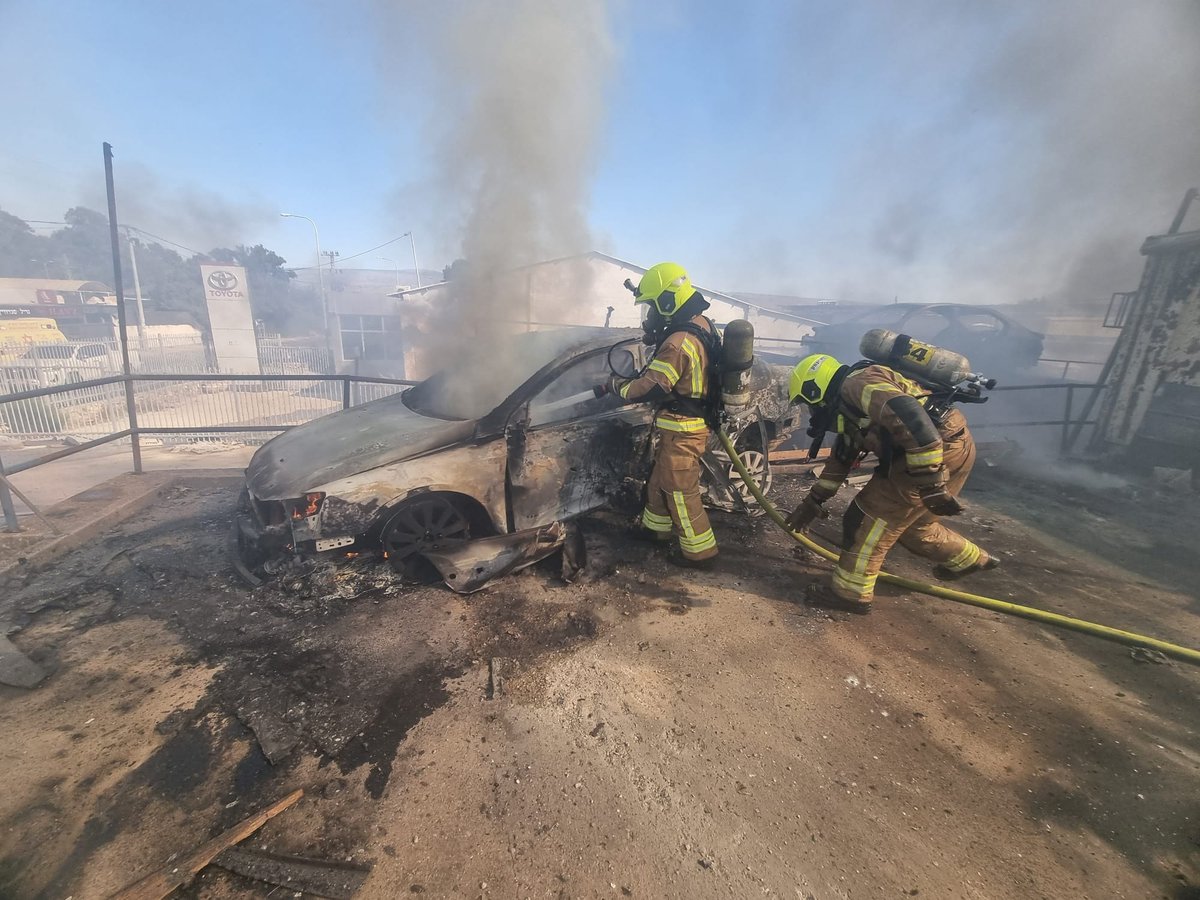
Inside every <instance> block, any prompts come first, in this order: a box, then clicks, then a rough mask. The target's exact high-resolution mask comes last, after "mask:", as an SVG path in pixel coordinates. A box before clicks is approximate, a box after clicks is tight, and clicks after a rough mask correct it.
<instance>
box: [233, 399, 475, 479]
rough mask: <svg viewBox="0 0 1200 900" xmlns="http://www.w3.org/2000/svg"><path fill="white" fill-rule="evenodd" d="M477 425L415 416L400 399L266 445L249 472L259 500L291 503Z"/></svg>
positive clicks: (345, 413)
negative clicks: (337, 481) (291, 500)
mask: <svg viewBox="0 0 1200 900" xmlns="http://www.w3.org/2000/svg"><path fill="white" fill-rule="evenodd" d="M474 428H475V422H474V421H470V420H468V421H447V420H444V419H434V418H430V417H428V416H423V415H421V414H419V413H416V412H413V411H412V410H411V409H409V408H408V407H407V406H405V405H404V403H403V401H402V400H401V395H400V394H395V395H393V396H391V397H384V398H383V399H382V400H374V401H372V402H371V403H365V404H363V405H362V406H356V407H353V408H352V409H346V410H342V411H341V412H336V413H332V414H330V415H328V416H323V417H322V418H320V419H316V420H314V421H312V422H309V423H307V424H305V425H298V426H296V427H295V428H292V429H291V430H289V431H285V432H284V433H283V434H281V435H279V436H278V437H276V438H272V439H271V440H270V441H268V442H267V443H265V444H263V446H262V447H260V448H259V449H258V452H256V453H255V454H254V457H253V459H251V460H250V465H249V466H247V467H246V486H247V487H248V488H249V490H250V493H251V494H252V495H253V496H254V497H256V498H257V499H259V500H287V499H291V498H295V497H299V496H301V495H303V494H304V493H306V492H307V491H311V490H313V489H315V488H317V487H319V486H320V485H323V484H328V483H329V482H331V481H336V480H337V479H339V478H345V477H347V476H349V475H356V474H358V473H360V472H366V471H369V470H370V469H374V468H377V467H378V466H382V465H386V464H387V463H392V462H399V461H400V460H404V459H408V458H410V457H413V456H418V455H420V454H422V453H427V452H428V451H430V450H436V449H438V448H439V447H445V446H448V445H451V444H455V443H458V442H460V441H463V440H466V439H467V438H468V437H470V436H471V434H472V432H473V431H474Z"/></svg>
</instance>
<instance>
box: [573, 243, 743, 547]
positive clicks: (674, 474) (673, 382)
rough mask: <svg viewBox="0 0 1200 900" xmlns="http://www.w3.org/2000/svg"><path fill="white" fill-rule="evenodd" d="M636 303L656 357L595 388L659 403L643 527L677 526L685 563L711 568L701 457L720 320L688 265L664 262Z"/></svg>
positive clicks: (655, 533)
mask: <svg viewBox="0 0 1200 900" xmlns="http://www.w3.org/2000/svg"><path fill="white" fill-rule="evenodd" d="M634 302H635V303H644V304H646V305H647V306H649V307H650V309H649V310H648V311H647V315H646V319H645V322H644V323H643V326H642V327H643V328H644V329H645V331H646V343H648V344H653V345H654V348H655V350H654V358H653V359H652V360H651V361H650V364H649V365H648V366H647V367H646V369H645V371H644V373H643V374H642V375H641V376H639V377H637V378H622V377H620V376H617V375H614V376H613V377H612V378H611V379H610V380H609V382H608V384H607V385H603V386H600V387H598V388H597V389H596V390H597V393H602V392H604V391H612V392H614V393H616V394H618V395H619V396H620V397H621V398H622V399H623V400H625V401H626V402H627V403H654V404H656V405H657V410H656V412H655V417H654V424H655V427H656V430H657V433H658V447H657V449H656V451H655V454H654V469H653V471H652V472H651V474H650V480H649V482H648V483H647V485H646V506H645V508H644V509H643V510H642V516H641V523H640V525H639V526H638V529H637V531H638V534H639V536H641V537H646V538H648V539H651V540H659V541H664V542H665V541H669V540H671V535H672V533H674V535H675V537H676V539H677V540H678V542H679V556H671V557H670V558H671V561H672V562H674V563H677V564H679V565H682V566H689V567H694V568H704V569H707V568H711V567H712V565H713V563H714V560H715V557H716V555H717V538H716V536H715V535H714V534H713V530H712V525H711V524H710V523H709V521H708V513H707V512H705V510H704V507H703V505H701V502H700V457H701V456H702V455H703V454H704V450H705V446H706V445H707V443H708V420H709V419H710V411H711V405H710V401H711V400H712V399H713V396H712V392H713V385H712V383H711V379H710V378H709V364H710V361H712V360H715V359H716V358H717V353H718V349H719V347H720V339H719V338H718V336H717V330H716V326H714V325H713V323H712V321H711V320H709V319H708V317H707V316H705V315H704V314H703V313H704V311H705V310H706V309H708V307H709V303H708V301H707V300H705V299H704V296H703V295H702V294H701V293H700V292H699V291H698V290H696V288H695V287H693V286H692V282H691V279H689V278H688V274H687V272H686V271H684V269H683V267H682V266H680V265H678V264H676V263H669V262H665V263H659V264H658V265H656V266H653V267H652V268H650V269H647V270H646V274H645V275H643V276H642V280H641V281H640V282H639V283H638V286H637V288H636V293H635V300H634Z"/></svg>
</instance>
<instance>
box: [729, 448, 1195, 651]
mask: <svg viewBox="0 0 1200 900" xmlns="http://www.w3.org/2000/svg"><path fill="white" fill-rule="evenodd" d="M717 436H718V437H720V439H721V445H722V446H723V447H724V448H725V452H726V453H727V454H728V455H729V459H730V462H732V463H733V468H734V470H735V471H736V472H737V473H738V476H739V477H740V478H741V479H742V482H743V483H744V484H745V485H746V487H747V488H748V489H749V491H750V493H751V494H753V495H754V499H755V500H757V501H758V503H759V505H760V506H761V507H762V508H763V510H765V511H766V513H767V515H768V516H770V517H771V518H772V519H773V520H774V521H775V523H776V524H777V525H778V526H779V527H780V528H782V529H783V530H784V531H786V532H787V533H788V534H790V535H791V536H792V537H793V538H795V539H796V541H798V542H799V543H800V544H801V545H802V546H804V547H806V548H807V549H809V550H811V551H812V552H813V553H816V554H817V555H818V556H823V557H824V558H825V559H827V560H829V561H830V562H835V561H836V560H837V558H838V554H837V553H834V552H833V551H832V550H829V549H827V548H825V547H822V546H821V545H820V544H818V543H817V542H816V541H813V540H811V539H810V538H808V537H806V536H805V535H803V534H800V533H798V532H795V531H792V530H791V529H790V528H788V527H787V520H786V519H785V518H784V517H783V516H782V515H781V514H780V513H779V510H777V509H776V508H775V507H774V506H773V505H772V504H771V501H769V500H768V499H767V498H766V497H765V496H763V492H762V490H760V489H759V486H758V484H757V483H756V482H755V481H754V478H753V476H752V475H751V474H750V473H749V472H747V471H746V467H745V466H744V465H743V464H742V460H741V457H739V456H738V454H737V452H736V451H735V450H734V449H733V442H732V441H731V440H730V439H729V435H728V434H726V433H725V429H724V428H722V429H720V430H719V431H718V432H717ZM879 577H880V578H881V579H882V580H883V581H884V582H886V583H887V584H894V585H896V586H897V587H902V588H905V589H906V590H910V591H917V592H919V593H922V594H928V595H929V596H931V597H941V598H942V599H944V600H954V601H955V602H957V603H966V604H969V605H971V606H979V607H982V608H983V609H990V610H993V611H994V612H1002V613H1008V614H1009V615H1010V616H1020V617H1021V618H1023V619H1033V620H1034V621H1035V622H1045V623H1046V624H1047V625H1057V626H1058V627H1059V628H1068V629H1070V630H1071V631H1081V632H1083V633H1084V634H1090V635H1094V636H1095V637H1098V638H1104V639H1105V640H1107V641H1116V642H1117V643H1118V644H1127V645H1129V646H1132V647H1149V648H1151V649H1153V650H1158V651H1159V652H1161V653H1163V654H1165V655H1167V656H1172V657H1174V658H1175V659H1182V660H1183V661H1185V662H1190V663H1192V664H1193V665H1200V650H1192V649H1190V648H1189V647H1181V646H1179V645H1178V644H1170V643H1167V642H1166V641H1160V640H1158V639H1157V638H1152V637H1146V636H1145V635H1142V634H1135V633H1134V632H1132V631H1122V630H1121V629H1119V628H1109V627H1108V626H1107V625H1097V624H1096V623H1095V622H1085V621H1084V620H1083V619H1073V618H1071V617H1070V616H1060V615H1059V614H1058V613H1052V612H1047V611H1046V610H1044V609H1034V608H1033V607H1030V606H1019V605H1017V604H1016V603H1007V602H1005V601H1004V600H994V599H992V598H991V597H982V596H980V595H979V594H968V593H967V592H966V591H955V590H951V589H950V588H944V587H939V586H938V585H934V584H924V583H922V582H920V581H913V580H912V579H909V578H900V577H898V576H896V575H889V574H888V573H886V572H881V573H880V575H879Z"/></svg>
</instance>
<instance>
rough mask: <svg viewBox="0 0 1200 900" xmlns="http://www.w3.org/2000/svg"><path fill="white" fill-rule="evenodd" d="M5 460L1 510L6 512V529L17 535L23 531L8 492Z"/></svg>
mask: <svg viewBox="0 0 1200 900" xmlns="http://www.w3.org/2000/svg"><path fill="white" fill-rule="evenodd" d="M3 476H4V460H3V459H0V510H2V511H3V512H4V528H5V530H6V531H10V532H12V533H13V534H16V533H17V532H18V531H20V530H21V523H20V522H19V521H18V520H17V508H16V507H15V506H13V500H12V494H11V493H9V490H8V479H7V478H4V477H3Z"/></svg>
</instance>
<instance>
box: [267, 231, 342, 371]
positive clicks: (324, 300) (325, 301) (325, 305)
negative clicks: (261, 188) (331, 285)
mask: <svg viewBox="0 0 1200 900" xmlns="http://www.w3.org/2000/svg"><path fill="white" fill-rule="evenodd" d="M279 215H280V216H282V217H283V218H285V219H304V220H306V221H307V222H308V224H310V225H311V226H312V227H313V241H314V242H315V243H316V245H317V284H318V285H320V288H321V315H322V318H323V319H324V321H325V343H326V345H327V346H328V348H329V361H330V362H331V363H333V362H334V353H333V349H334V348H333V339H332V336H331V335H330V331H329V295H328V294H326V293H325V275H324V273H322V271H321V234H320V232H319V231H317V223H316V222H314V221H313V220H312V219H310V218H309V217H308V216H302V215H300V214H298V213H285V212H281V213H280V214H279Z"/></svg>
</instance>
